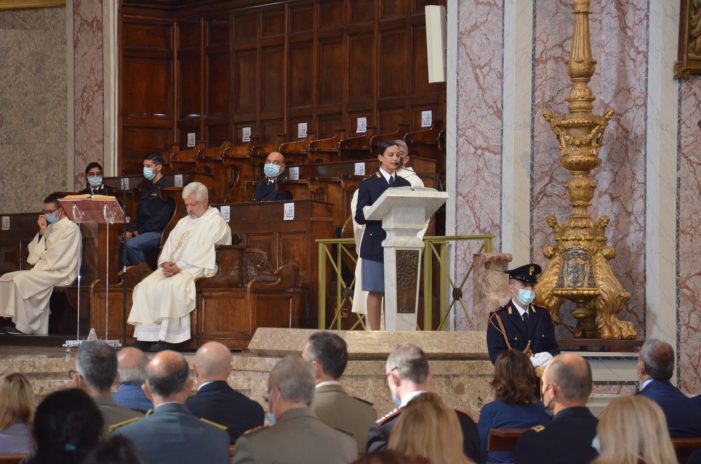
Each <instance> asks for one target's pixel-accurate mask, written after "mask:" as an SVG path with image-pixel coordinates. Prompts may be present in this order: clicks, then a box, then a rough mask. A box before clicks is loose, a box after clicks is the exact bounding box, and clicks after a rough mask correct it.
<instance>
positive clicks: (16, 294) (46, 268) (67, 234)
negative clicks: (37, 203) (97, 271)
mask: <svg viewBox="0 0 701 464" xmlns="http://www.w3.org/2000/svg"><path fill="white" fill-rule="evenodd" d="M59 198H60V197H59V196H58V195H57V194H51V195H49V196H48V197H46V198H45V199H44V209H43V211H42V213H41V214H40V215H39V219H38V220H37V224H38V225H39V232H38V233H37V234H36V235H35V236H34V238H33V239H32V241H31V242H29V244H28V245H27V250H28V251H29V256H28V257H27V263H29V265H31V266H33V267H32V268H31V269H29V270H26V271H14V272H8V273H7V274H4V275H3V276H1V277H0V317H9V318H11V319H12V322H13V323H14V326H10V327H6V328H5V333H7V334H9V335H22V334H28V335H32V334H36V335H48V333H49V300H50V299H51V293H52V292H53V290H54V287H55V286H60V285H70V284H72V283H73V281H74V280H75V279H76V277H78V272H79V270H80V257H81V249H82V238H81V235H80V228H79V227H78V226H77V225H76V224H74V223H73V222H71V220H70V219H68V217H66V216H65V215H64V213H63V210H62V209H61V207H60V206H59V204H58V199H59Z"/></svg>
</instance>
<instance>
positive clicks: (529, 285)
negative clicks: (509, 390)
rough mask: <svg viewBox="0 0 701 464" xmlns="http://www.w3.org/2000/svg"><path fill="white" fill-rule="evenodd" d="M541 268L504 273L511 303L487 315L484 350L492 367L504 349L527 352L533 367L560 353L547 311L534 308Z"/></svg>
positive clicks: (533, 266) (527, 265)
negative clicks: (487, 352)
mask: <svg viewBox="0 0 701 464" xmlns="http://www.w3.org/2000/svg"><path fill="white" fill-rule="evenodd" d="M540 272H541V269H540V266H538V265H537V264H533V263H531V264H526V265H525V266H521V267H518V268H516V269H512V270H510V271H506V273H507V274H509V291H510V292H511V301H509V302H508V303H507V304H506V305H505V306H503V307H501V308H499V309H498V310H497V311H495V312H493V313H491V314H490V315H489V325H488V326H487V349H488V350H489V359H490V360H491V361H492V364H494V363H495V362H496V359H497V356H499V354H500V353H501V352H503V351H506V350H511V349H514V350H519V351H523V352H524V353H526V354H527V355H528V356H529V357H530V359H531V362H532V363H533V365H534V366H535V367H545V365H546V364H547V363H548V362H549V361H550V360H551V359H552V357H553V356H555V355H556V354H558V353H560V348H559V347H558V345H557V340H555V326H554V325H553V321H552V318H551V317H550V312H549V311H548V310H547V309H545V308H542V307H540V306H536V305H535V304H534V303H533V301H535V296H536V295H535V284H536V281H537V279H538V276H539V275H540Z"/></svg>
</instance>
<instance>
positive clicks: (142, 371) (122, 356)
mask: <svg viewBox="0 0 701 464" xmlns="http://www.w3.org/2000/svg"><path fill="white" fill-rule="evenodd" d="M117 367H118V369H119V381H120V382H121V383H143V382H144V380H146V356H144V352H143V351H141V350H140V349H138V348H133V347H130V346H129V347H126V348H122V349H121V350H119V351H118V352H117Z"/></svg>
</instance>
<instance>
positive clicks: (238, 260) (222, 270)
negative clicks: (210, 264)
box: [195, 245, 243, 290]
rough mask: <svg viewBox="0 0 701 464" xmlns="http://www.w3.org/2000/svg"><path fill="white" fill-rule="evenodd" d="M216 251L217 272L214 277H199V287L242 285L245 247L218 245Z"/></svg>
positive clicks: (232, 286) (197, 283)
mask: <svg viewBox="0 0 701 464" xmlns="http://www.w3.org/2000/svg"><path fill="white" fill-rule="evenodd" d="M216 253H217V265H218V268H217V273H216V274H215V275H214V276H212V277H208V278H205V279H198V280H197V282H195V285H196V287H197V289H198V290H201V289H204V288H234V287H241V286H242V281H241V274H242V271H243V265H242V261H243V248H241V247H240V246H236V245H217V247H216Z"/></svg>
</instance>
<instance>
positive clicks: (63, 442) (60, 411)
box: [27, 388, 104, 464]
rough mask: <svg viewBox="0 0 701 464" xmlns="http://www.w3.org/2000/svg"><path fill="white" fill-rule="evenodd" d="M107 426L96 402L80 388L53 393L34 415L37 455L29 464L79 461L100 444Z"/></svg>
mask: <svg viewBox="0 0 701 464" xmlns="http://www.w3.org/2000/svg"><path fill="white" fill-rule="evenodd" d="M103 429H104V423H103V421H102V414H100V410H99V409H98V408H97V405H96V404H95V402H94V401H93V400H92V398H90V397H89V396H88V395H87V394H86V393H85V392H84V391H82V390H79V389H77V388H71V389H68V390H59V391H56V392H54V393H51V394H50V395H49V396H47V397H46V398H44V400H43V401H42V402H41V403H39V406H38V407H37V411H36V415H35V416H34V428H33V429H32V432H33V435H34V442H35V444H36V449H35V452H34V455H33V456H31V457H30V458H29V460H28V461H27V462H28V464H79V463H82V462H83V460H84V459H85V456H86V455H87V454H88V453H89V452H90V451H91V450H92V449H93V448H94V447H95V445H97V443H98V441H99V440H100V436H101V435H102V431H103Z"/></svg>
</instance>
